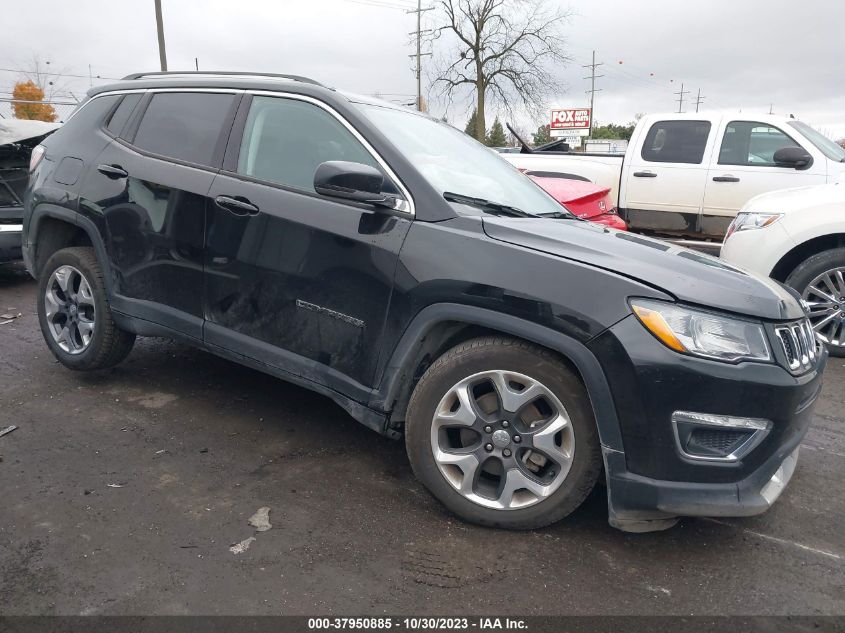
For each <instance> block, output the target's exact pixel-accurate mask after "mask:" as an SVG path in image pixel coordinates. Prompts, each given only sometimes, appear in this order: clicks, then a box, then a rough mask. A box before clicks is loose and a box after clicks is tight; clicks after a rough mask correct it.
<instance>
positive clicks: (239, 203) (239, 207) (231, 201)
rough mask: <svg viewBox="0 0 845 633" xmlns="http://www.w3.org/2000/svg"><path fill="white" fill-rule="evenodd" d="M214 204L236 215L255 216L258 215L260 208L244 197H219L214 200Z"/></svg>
mask: <svg viewBox="0 0 845 633" xmlns="http://www.w3.org/2000/svg"><path fill="white" fill-rule="evenodd" d="M214 203H215V204H216V205H217V206H218V207H220V208H222V209H226V211H229V212H230V213H234V214H235V215H255V214H256V213H258V207H256V206H255V205H254V204H252V203H251V202H250V201H249V200H247V199H246V198H244V197H243V196H238V197H233V196H217V197H216V198H215V199H214Z"/></svg>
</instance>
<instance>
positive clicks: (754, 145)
mask: <svg viewBox="0 0 845 633" xmlns="http://www.w3.org/2000/svg"><path fill="white" fill-rule="evenodd" d="M784 147H801V146H800V145H799V144H798V143H796V142H795V141H793V140H792V139H791V138H790V137H789V136H787V135H786V134H785V133H784V132H782V131H781V130H779V129H778V128H776V127H773V126H771V125H769V124H767V123H759V122H756V121H731V122H730V123H728V125H727V126H726V127H725V136H724V137H723V138H722V147H721V148H720V149H719V164H720V165H747V166H751V167H754V166H756V167H776V166H777V165H776V163H775V159H774V156H775V152H776V151H778V150H779V149H782V148H784Z"/></svg>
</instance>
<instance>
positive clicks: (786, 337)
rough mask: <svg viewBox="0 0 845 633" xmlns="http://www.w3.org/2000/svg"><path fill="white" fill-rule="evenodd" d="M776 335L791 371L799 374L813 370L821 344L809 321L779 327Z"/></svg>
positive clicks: (804, 320) (776, 329)
mask: <svg viewBox="0 0 845 633" xmlns="http://www.w3.org/2000/svg"><path fill="white" fill-rule="evenodd" d="M775 335H776V336H777V338H778V341H779V342H780V345H781V349H782V350H783V353H784V355H785V356H786V362H787V366H788V368H789V371H791V372H792V373H793V374H798V373H801V372H804V371H807V370H809V369H810V368H812V366H813V365H814V364H815V361H816V357H817V356H818V348H817V345H818V344H819V343H818V341H817V340H816V335H815V332H814V331H813V326H812V325H811V324H810V321H809V320H808V319H803V320H801V321H796V322H794V323H788V324H785V325H781V326H778V327H776V328H775Z"/></svg>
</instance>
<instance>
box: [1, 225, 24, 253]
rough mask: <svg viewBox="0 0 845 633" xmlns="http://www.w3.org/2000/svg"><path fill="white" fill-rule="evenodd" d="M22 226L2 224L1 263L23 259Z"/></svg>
mask: <svg viewBox="0 0 845 633" xmlns="http://www.w3.org/2000/svg"><path fill="white" fill-rule="evenodd" d="M22 231H23V226H22V225H20V224H0V262H9V261H16V260H18V259H20V258H21V232H22Z"/></svg>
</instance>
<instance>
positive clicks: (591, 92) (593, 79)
mask: <svg viewBox="0 0 845 633" xmlns="http://www.w3.org/2000/svg"><path fill="white" fill-rule="evenodd" d="M603 65H604V62H599V63H596V51H593V63H592V64H584V66H582V68H589V69H590V76H589V77H584V79H589V80H590V89H589V90H587V94H588V95H590V131H589V133H588V134H589V136H588V138H593V121H594V120H595V118H596V117H595V109H594V107H593V106H594V105H595V99H596V92H599V91H601V88H599V89H598V90H596V79H598V78H600V77H604V75H596V68H598V67H599V66H603Z"/></svg>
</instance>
